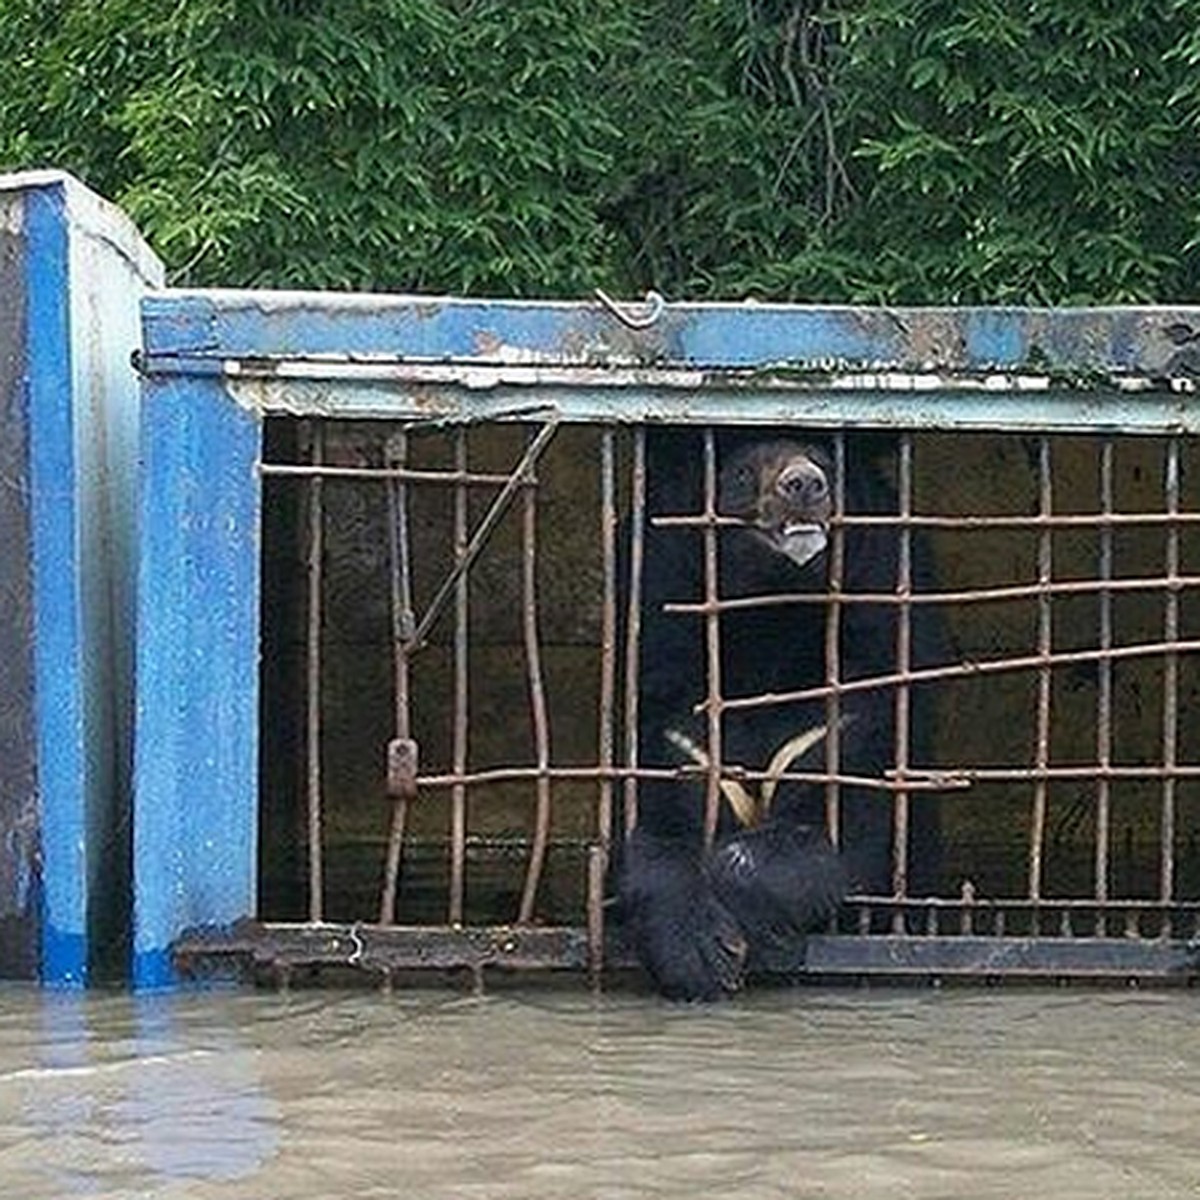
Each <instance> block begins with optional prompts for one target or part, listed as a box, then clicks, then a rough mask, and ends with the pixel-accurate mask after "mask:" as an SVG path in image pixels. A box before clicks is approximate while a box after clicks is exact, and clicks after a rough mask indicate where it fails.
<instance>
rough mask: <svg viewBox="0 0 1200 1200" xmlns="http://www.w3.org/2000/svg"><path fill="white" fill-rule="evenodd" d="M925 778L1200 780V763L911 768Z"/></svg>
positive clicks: (914, 777)
mask: <svg viewBox="0 0 1200 1200" xmlns="http://www.w3.org/2000/svg"><path fill="white" fill-rule="evenodd" d="M922 778H929V779H931V780H937V781H939V782H944V783H948V782H950V781H954V780H957V781H959V782H960V783H962V784H963V785H970V784H973V783H1022V782H1024V783H1028V782H1030V781H1032V780H1034V779H1051V780H1072V779H1097V778H1104V779H1200V764H1177V765H1175V766H1171V767H1164V766H1153V765H1150V764H1146V765H1143V766H1112V765H1110V766H1104V767H1102V766H1100V765H1099V764H1097V763H1077V764H1075V765H1074V766H1070V767H1045V768H1038V767H935V768H933V769H932V770H926V769H925V768H922V767H909V780H910V783H911V782H916V781H919V780H920V779H922Z"/></svg>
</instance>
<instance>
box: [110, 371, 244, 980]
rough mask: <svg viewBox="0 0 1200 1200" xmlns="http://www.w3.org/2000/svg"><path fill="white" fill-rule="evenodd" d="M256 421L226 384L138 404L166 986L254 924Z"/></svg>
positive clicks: (140, 926)
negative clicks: (216, 930)
mask: <svg viewBox="0 0 1200 1200" xmlns="http://www.w3.org/2000/svg"><path fill="white" fill-rule="evenodd" d="M260 442H261V419H260V418H259V416H258V415H257V414H256V413H253V412H251V411H248V410H247V409H244V408H241V407H239V406H238V405H237V404H235V403H234V402H233V401H231V400H230V398H229V396H228V395H227V394H226V393H225V391H224V389H223V388H222V387H221V386H220V382H219V380H218V379H216V378H215V377H211V376H210V377H207V378H205V377H191V378H181V377H176V378H171V377H166V378H156V379H152V380H150V381H149V382H148V384H147V386H146V388H145V390H144V393H143V404H142V436H141V449H142V480H141V496H140V505H139V520H140V525H139V549H140V555H139V575H138V589H137V614H138V615H137V663H136V671H135V675H136V681H137V683H136V689H137V691H136V694H137V711H136V730H137V733H136V743H135V754H134V956H133V978H134V982H135V983H136V984H137V985H138V986H141V987H154V986H162V985H166V984H169V983H170V982H171V981H172V980H173V978H174V975H173V971H172V967H171V961H170V947H171V943H172V941H173V940H174V939H175V938H176V937H177V936H178V935H179V933H180V932H181V931H182V930H184V929H187V928H189V927H193V926H209V927H211V926H228V925H229V924H231V923H232V922H234V921H236V920H237V919H238V918H239V917H245V916H251V915H253V914H254V911H255V895H256V887H257V857H258V801H257V797H258V694H259V684H258V644H259V576H260V570H259V548H260V517H261V514H260V505H261V488H260V483H259V475H258V470H257V467H258V461H259V450H260Z"/></svg>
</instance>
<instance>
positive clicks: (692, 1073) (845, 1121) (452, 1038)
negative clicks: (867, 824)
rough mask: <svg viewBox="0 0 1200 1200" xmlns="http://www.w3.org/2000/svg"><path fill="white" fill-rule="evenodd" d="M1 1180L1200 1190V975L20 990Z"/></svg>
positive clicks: (279, 1190) (489, 1193) (66, 1189)
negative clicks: (1010, 981) (1191, 981)
mask: <svg viewBox="0 0 1200 1200" xmlns="http://www.w3.org/2000/svg"><path fill="white" fill-rule="evenodd" d="M0 1196H3V1197H5V1198H6V1200H12V1198H15V1197H26V1196H28V1197H38V1198H41V1197H57V1196H64V1197H74V1196H99V1197H126V1196H129V1197H134V1196H137V1197H140V1196H156V1197H157V1196H164V1197H171V1196H179V1197H213V1198H214V1200H215V1198H218V1197H220V1198H225V1197H229V1198H233V1197H314V1198H316V1197H321V1198H324V1197H333V1196H353V1197H367V1196H380V1197H382V1196H389V1197H390V1196H401V1197H409V1196H411V1197H421V1198H423V1200H424V1198H430V1197H487V1198H489V1200H490V1198H492V1197H496V1198H509V1197H511V1198H512V1200H538V1198H541V1197H564V1198H570V1200H580V1198H585V1197H604V1198H611V1200H618V1198H620V1197H634V1196H653V1197H676V1196H678V1197H689V1198H690V1197H704V1196H720V1197H775V1196H779V1197H785V1196H786V1197H876V1196H878V1197H888V1198H889V1200H897V1198H905V1200H907V1198H917V1200H925V1198H929V1200H932V1198H934V1197H939V1198H946V1200H950V1198H956V1200H958V1198H969V1200H979V1198H984V1197H1021V1198H1030V1197H1033V1198H1035V1200H1041V1198H1043V1197H1044V1198H1045V1200H1068V1198H1070V1197H1078V1198H1079V1200H1103V1198H1104V1197H1113V1198H1114V1200H1117V1198H1119V1200H1131V1198H1135V1200H1153V1198H1155V1197H1168V1196H1169V1197H1176V1196H1178V1197H1184V1196H1188V1197H1196V1196H1200V994H1196V993H1193V992H1184V991H1176V992H1160V993H1151V992H1120V991H1114V992H1086V991H1078V990H1073V989H1066V990H1046V991H1009V990H994V991H983V990H980V991H974V990H946V991H933V990H902V991H889V990H856V991H823V990H813V989H801V990H790V989H789V990H783V991H771V992H764V993H761V994H757V995H751V996H748V997H746V998H743V999H741V1000H739V1001H738V1002H736V1003H732V1004H725V1005H720V1006H716V1007H713V1008H709V1009H692V1008H680V1007H672V1006H670V1005H667V1004H663V1003H660V1002H658V1001H656V1000H654V999H652V998H649V997H645V996H640V995H620V994H618V995H611V996H605V997H599V998H595V997H592V996H590V995H587V994H585V993H583V992H577V991H545V990H517V991H513V990H507V991H501V992H497V993H495V994H489V995H486V996H483V997H475V996H469V995H464V994H460V993H454V992H447V991H420V992H415V993H400V994H396V995H394V996H391V997H385V996H382V995H380V994H377V993H373V992H330V991H299V992H292V993H290V994H278V993H272V992H253V991H241V992H238V991H232V992H230V991H220V992H207V993H199V994H189V995H183V996H155V997H151V998H133V997H130V996H125V995H93V996H86V997H78V996H75V997H72V996H63V995H56V996H49V997H46V996H41V995H39V994H37V993H36V992H33V991H31V990H25V989H13V990H0Z"/></svg>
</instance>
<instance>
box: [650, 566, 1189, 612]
mask: <svg viewBox="0 0 1200 1200" xmlns="http://www.w3.org/2000/svg"><path fill="white" fill-rule="evenodd" d="M1193 587H1200V575H1176V576H1174V577H1171V578H1168V577H1167V576H1166V575H1152V576H1138V577H1135V576H1128V577H1125V578H1121V579H1110V580H1107V581H1105V580H1101V579H1060V580H1056V581H1054V582H1053V583H1051V584H1049V585H1048V586H1042V585H1041V584H1037V583H1030V584H1020V585H1018V586H1016V587H1004V588H974V589H972V590H970V591H962V592H918V593H914V594H913V595H912V596H910V597H909V598H908V600H907V601H902V600H901V599H900V597H898V596H897V595H896V594H895V593H894V592H843V593H842V594H841V596H840V597H839V602H840V603H841V604H843V605H845V604H871V605H881V604H890V605H895V606H899V605H900V604H902V603H908V604H972V603H979V602H994V601H1002V600H1032V599H1036V598H1038V597H1041V596H1088V595H1092V594H1093V593H1099V592H1113V593H1116V592H1161V591H1166V590H1168V589H1169V590H1171V591H1173V592H1181V591H1184V590H1186V589H1187V588H1193ZM824 602H825V596H824V595H823V594H822V593H819V592H817V593H814V592H779V593H776V594H773V595H763V596H739V597H737V598H735V599H732V600H718V601H717V602H716V603H715V604H714V605H712V609H713V610H715V611H717V612H734V611H736V610H738V609H746V608H775V607H788V606H791V605H794V604H823V603H824ZM708 611H709V605H707V604H705V603H704V602H703V601H695V602H692V601H684V600H672V601H670V602H668V603H666V604H664V605H663V612H668V613H681V614H691V615H703V614H705V613H707V612H708Z"/></svg>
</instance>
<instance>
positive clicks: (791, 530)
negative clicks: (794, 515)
mask: <svg viewBox="0 0 1200 1200" xmlns="http://www.w3.org/2000/svg"><path fill="white" fill-rule="evenodd" d="M824 532H825V527H824V526H823V525H818V524H817V523H816V522H815V521H789V522H788V523H787V524H786V525H784V527H783V536H784V537H788V538H790V537H798V536H799V535H800V534H805V533H807V534H814V533H824Z"/></svg>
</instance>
